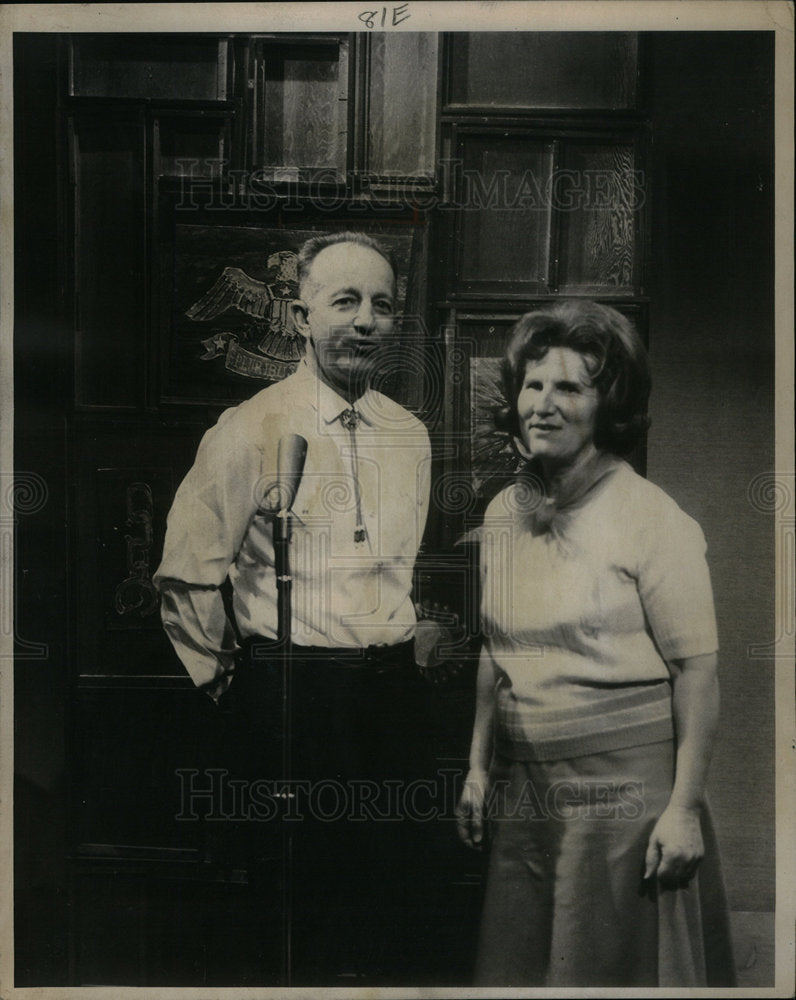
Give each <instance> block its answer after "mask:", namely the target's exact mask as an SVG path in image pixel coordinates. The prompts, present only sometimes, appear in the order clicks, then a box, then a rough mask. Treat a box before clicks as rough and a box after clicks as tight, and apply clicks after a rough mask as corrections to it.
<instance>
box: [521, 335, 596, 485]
mask: <svg viewBox="0 0 796 1000" xmlns="http://www.w3.org/2000/svg"><path fill="white" fill-rule="evenodd" d="M599 401H600V399H599V394H598V392H597V389H596V388H595V387H594V386H593V385H592V383H591V378H590V377H589V373H588V370H587V368H586V364H585V361H584V358H583V355H581V354H578V352H577V351H573V350H572V349H571V348H569V347H551V348H550V349H549V350H548V352H547V354H546V355H545V356H544V357H543V358H541V359H540V360H539V361H529V362H528V363H527V365H526V368H525V378H524V380H523V382H522V386H521V388H520V393H519V396H518V397H517V415H518V417H519V425H520V433H521V435H522V442H523V444H524V445H525V447H526V449H527V450H528V451H529V452H530V453H531V454H532V455H533V456H534V458H536V457H538V458H540V459H541V460H542V461H543V462H544V463H545V464H549V465H555V466H566V465H570V464H572V463H573V462H575V461H576V460H577V459H578V458H579V457H580V456H581V455H583V454H584V453H585V452H586V451H588V450H590V449H591V448H592V447H593V445H594V429H595V424H596V420H597V407H598V405H599Z"/></svg>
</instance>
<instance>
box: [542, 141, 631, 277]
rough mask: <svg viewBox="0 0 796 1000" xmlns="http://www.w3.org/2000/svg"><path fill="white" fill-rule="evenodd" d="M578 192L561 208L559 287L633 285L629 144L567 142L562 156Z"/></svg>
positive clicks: (575, 190) (575, 191)
mask: <svg viewBox="0 0 796 1000" xmlns="http://www.w3.org/2000/svg"><path fill="white" fill-rule="evenodd" d="M565 161H566V164H567V168H568V170H569V171H570V174H569V175H568V176H569V178H570V179H571V182H572V184H573V185H575V187H574V193H575V194H576V195H577V197H576V198H575V199H574V205H575V207H574V208H573V209H572V210H564V211H562V214H561V227H562V228H561V231H562V238H561V264H560V272H559V277H560V284H561V287H562V289H565V288H566V289H568V290H572V289H589V290H596V289H601V288H606V289H612V290H625V289H626V290H630V289H632V287H633V261H634V252H635V237H634V225H633V221H634V220H633V216H634V205H635V203H636V200H637V197H638V192H636V191H635V188H634V184H635V180H634V173H633V148H632V146H628V145H600V146H587V145H583V146H574V145H572V146H570V147H569V148H568V150H567V154H566V157H565Z"/></svg>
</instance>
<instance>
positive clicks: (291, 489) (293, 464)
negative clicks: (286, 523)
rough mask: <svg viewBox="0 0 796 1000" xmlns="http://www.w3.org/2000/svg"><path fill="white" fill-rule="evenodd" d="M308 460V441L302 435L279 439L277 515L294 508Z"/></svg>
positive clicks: (277, 454) (285, 436) (286, 435)
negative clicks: (305, 463)
mask: <svg viewBox="0 0 796 1000" xmlns="http://www.w3.org/2000/svg"><path fill="white" fill-rule="evenodd" d="M306 458H307V439H306V438H305V437H302V436H301V434H285V435H284V436H283V437H281V438H280V439H279V444H278V445H277V450H276V487H277V493H278V496H279V507H278V510H277V511H276V512H277V513H278V512H279V511H283V510H284V511H289V510H290V509H291V508H292V507H293V503H294V501H295V499H296V494H297V493H298V488H299V485H300V484H301V477H302V475H303V473H304V462H305V460H306Z"/></svg>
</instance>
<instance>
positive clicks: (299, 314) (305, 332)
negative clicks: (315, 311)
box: [290, 299, 310, 340]
mask: <svg viewBox="0 0 796 1000" xmlns="http://www.w3.org/2000/svg"><path fill="white" fill-rule="evenodd" d="M307 312H308V310H307V303H306V302H305V301H304V299H293V301H292V302H291V303H290V315H291V316H292V317H293V325H294V326H295V328H296V329H297V330H298V332H299V333H300V334H301V336H302V337H304V339H305V340H306V339H308V338H309V335H310V327H309V323H308V322H307Z"/></svg>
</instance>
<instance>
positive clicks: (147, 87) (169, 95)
mask: <svg viewBox="0 0 796 1000" xmlns="http://www.w3.org/2000/svg"><path fill="white" fill-rule="evenodd" d="M72 46H73V47H72V88H71V91H72V94H74V95H75V96H76V97H131V98H139V99H140V98H164V99H168V100H205V101H214V100H224V99H225V98H226V88H227V80H226V77H227V42H226V41H223V40H219V39H217V38H213V37H212V36H211V37H207V38H201V37H197V36H185V35H175V34H148V35H117V34H114V35H78V36H76V37H75V38H74V40H73V42H72Z"/></svg>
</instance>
